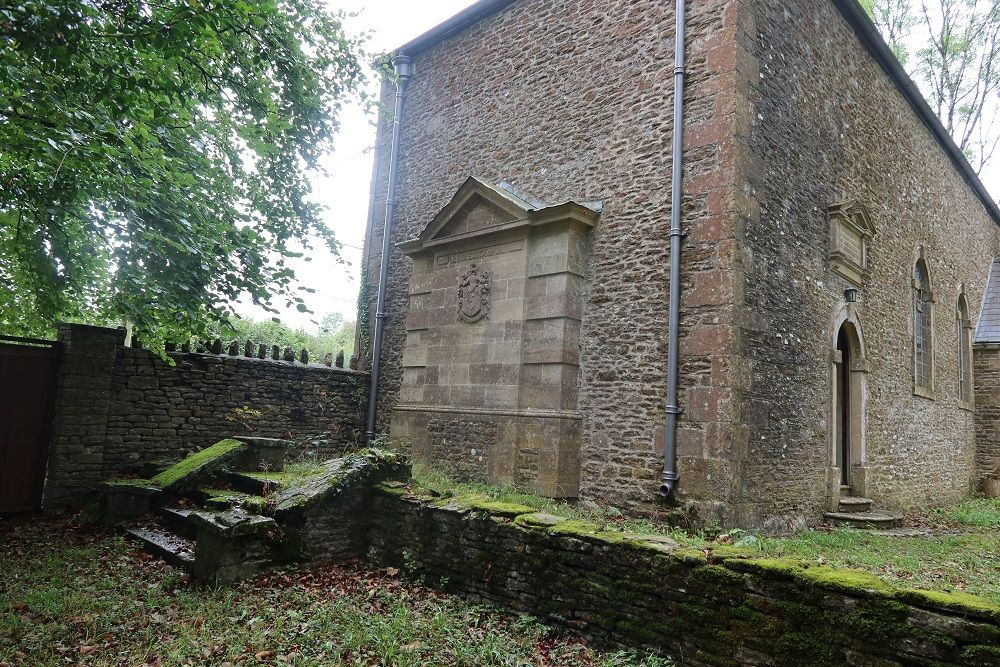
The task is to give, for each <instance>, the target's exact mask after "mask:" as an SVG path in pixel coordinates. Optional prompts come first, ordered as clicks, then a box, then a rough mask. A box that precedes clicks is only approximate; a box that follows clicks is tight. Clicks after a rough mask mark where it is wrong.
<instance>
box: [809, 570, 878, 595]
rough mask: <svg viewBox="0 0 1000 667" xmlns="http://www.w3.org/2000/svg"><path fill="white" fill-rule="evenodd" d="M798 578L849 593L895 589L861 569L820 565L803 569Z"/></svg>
mask: <svg viewBox="0 0 1000 667" xmlns="http://www.w3.org/2000/svg"><path fill="white" fill-rule="evenodd" d="M796 576H797V578H798V579H799V580H800V581H804V582H806V583H808V584H812V585H815V586H820V587H822V588H826V589H830V590H835V591H838V592H841V593H847V594H849V595H859V594H861V595H872V594H877V595H892V594H893V593H894V592H895V591H894V589H893V588H892V587H891V586H889V585H888V584H887V583H885V582H884V581H882V580H881V579H879V578H878V577H876V576H875V575H874V574H870V573H868V572H862V571H860V570H842V569H838V568H833V567H826V566H819V567H810V568H805V569H801V570H799V571H798V573H797V575H796Z"/></svg>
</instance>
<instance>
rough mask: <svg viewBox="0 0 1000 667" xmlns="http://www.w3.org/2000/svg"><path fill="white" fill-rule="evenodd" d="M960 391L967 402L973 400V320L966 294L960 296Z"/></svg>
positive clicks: (958, 317) (958, 314) (961, 397)
mask: <svg viewBox="0 0 1000 667" xmlns="http://www.w3.org/2000/svg"><path fill="white" fill-rule="evenodd" d="M956 319H957V321H958V392H959V398H960V399H961V400H963V401H965V402H966V403H972V401H973V388H972V342H971V341H972V322H971V320H970V319H969V302H968V301H967V300H966V298H965V295H964V294H960V295H959V297H958V312H957V314H956Z"/></svg>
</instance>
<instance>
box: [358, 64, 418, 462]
mask: <svg viewBox="0 0 1000 667" xmlns="http://www.w3.org/2000/svg"><path fill="white" fill-rule="evenodd" d="M392 66H393V69H394V70H395V73H396V108H395V110H394V112H393V116H392V145H391V147H390V149H389V184H388V187H387V188H386V195H385V197H386V199H385V223H384V224H383V225H382V259H381V262H380V263H379V277H378V300H377V301H376V305H375V340H373V341H372V365H371V382H370V384H369V388H368V428H367V430H366V432H365V441H366V442H368V443H369V444H371V443H372V441H374V440H375V413H376V408H377V405H378V380H379V364H380V363H381V361H382V335H383V331H384V330H385V318H386V312H385V292H386V283H387V282H388V280H389V255H390V253H391V252H392V231H393V226H392V222H393V217H394V215H395V213H396V177H397V175H398V172H399V135H400V130H401V129H402V121H403V102H404V101H405V99H406V84H407V83H408V82H409V80H410V76H412V74H413V60H412V59H411V58H410V57H409V56H404V55H397V56H395V57H394V58H393V59H392Z"/></svg>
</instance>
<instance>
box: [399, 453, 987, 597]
mask: <svg viewBox="0 0 1000 667" xmlns="http://www.w3.org/2000/svg"><path fill="white" fill-rule="evenodd" d="M413 478H414V483H415V484H416V485H417V486H419V487H422V488H425V489H430V490H432V491H434V492H435V493H438V494H442V495H449V494H451V495H457V496H461V495H466V494H477V495H481V496H485V497H487V498H489V499H491V500H495V501H498V502H504V503H514V504H518V505H526V506H528V507H534V508H537V509H538V510H540V511H545V512H549V513H551V514H555V515H558V516H564V517H567V518H571V519H583V520H586V521H591V522H594V523H597V524H599V525H601V526H602V527H603V529H604V530H616V531H622V532H631V533H640V534H646V533H654V534H665V535H669V536H670V537H672V538H673V539H674V540H676V541H677V542H678V543H680V544H681V545H683V546H685V547H692V548H696V549H712V548H714V547H717V546H720V545H721V544H725V545H732V546H737V547H741V548H744V549H746V550H747V552H748V553H749V554H751V555H758V556H760V557H762V558H764V557H767V558H771V557H781V556H785V557H789V558H797V559H801V560H803V561H809V562H814V563H820V564H826V565H832V566H837V567H845V568H853V569H859V570H864V571H867V572H871V573H872V574H875V575H877V576H879V577H881V578H883V579H885V580H886V581H888V582H890V583H893V584H895V585H898V586H903V587H908V588H924V589H931V590H947V591H955V590H957V591H965V592H968V593H973V594H976V595H981V596H983V597H986V598H989V599H991V600H993V601H996V602H998V603H1000V530H997V529H998V527H1000V500H996V499H994V500H986V499H982V498H979V499H972V500H967V501H965V502H963V503H960V504H958V505H952V506H949V507H944V508H939V509H932V510H928V511H927V512H925V513H923V514H922V515H920V514H916V515H913V517H912V518H913V519H914V520H915V521H917V522H918V523H919V524H920V525H921V526H924V527H925V528H927V529H928V534H926V535H919V536H914V537H901V536H889V535H883V534H879V533H877V532H869V531H862V530H855V529H851V528H840V529H836V530H811V531H805V532H801V533H796V534H795V535H791V536H788V537H783V538H767V537H759V536H755V535H752V534H749V533H746V532H744V531H739V530H735V531H730V532H726V533H722V534H718V531H711V530H709V531H685V530H680V529H677V528H672V527H670V526H669V525H666V524H664V523H660V522H657V521H656V520H655V519H632V518H626V517H623V516H622V515H621V513H620V512H617V511H615V510H587V509H583V508H581V507H579V506H577V505H570V504H568V503H564V502H558V501H555V500H551V499H548V498H542V497H539V496H535V495H532V494H527V493H523V492H519V491H516V490H514V489H510V488H504V487H496V486H490V485H486V484H474V483H459V482H455V481H453V480H451V479H450V478H449V477H448V476H447V475H444V474H442V473H441V472H439V471H436V470H434V469H431V468H429V467H427V466H425V465H415V466H414V468H413Z"/></svg>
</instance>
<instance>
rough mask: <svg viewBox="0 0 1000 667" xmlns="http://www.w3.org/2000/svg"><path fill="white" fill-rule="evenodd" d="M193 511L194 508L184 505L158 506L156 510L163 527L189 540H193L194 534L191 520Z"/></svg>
mask: <svg viewBox="0 0 1000 667" xmlns="http://www.w3.org/2000/svg"><path fill="white" fill-rule="evenodd" d="M193 512H194V510H192V509H187V508H185V507H160V508H159V509H158V510H157V514H158V515H159V518H160V522H161V523H162V524H163V525H164V527H165V528H167V529H169V530H171V531H173V532H174V533H176V534H177V535H179V536H181V537H183V538H185V539H189V540H193V539H194V536H195V528H194V524H193V523H192V522H191V514H192V513H193Z"/></svg>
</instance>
